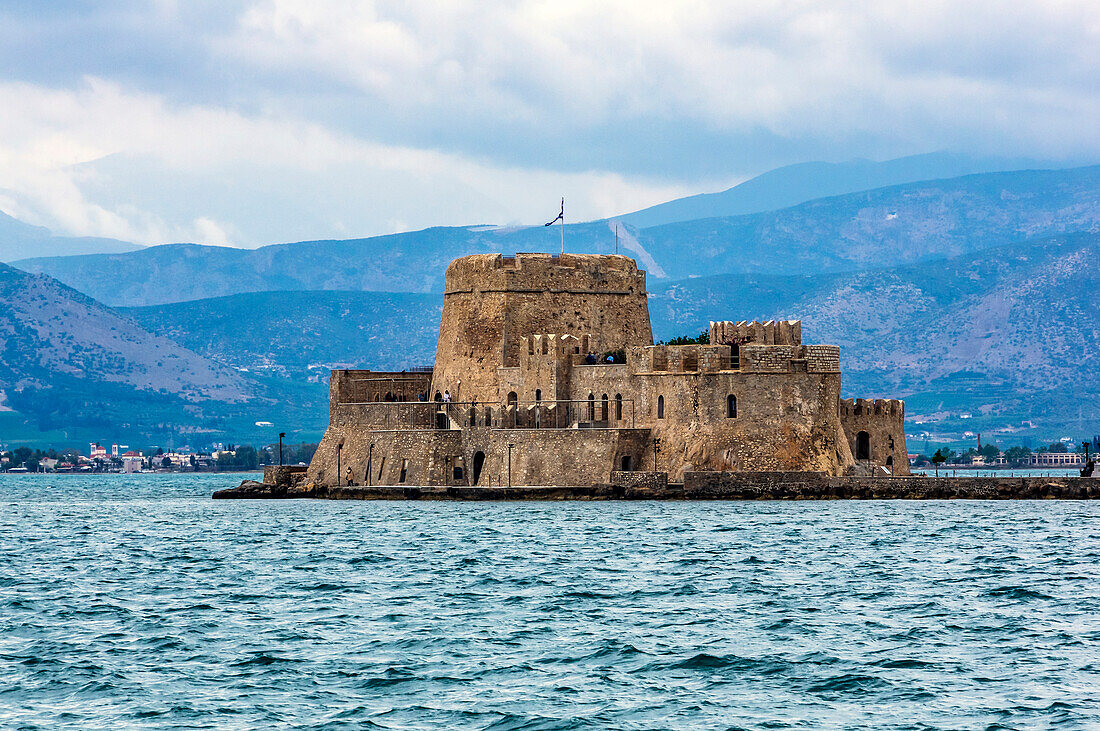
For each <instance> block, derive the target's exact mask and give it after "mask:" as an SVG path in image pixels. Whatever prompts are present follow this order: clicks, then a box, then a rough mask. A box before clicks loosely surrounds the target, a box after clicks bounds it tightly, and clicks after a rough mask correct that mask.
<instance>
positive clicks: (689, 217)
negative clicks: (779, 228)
mask: <svg viewBox="0 0 1100 731" xmlns="http://www.w3.org/2000/svg"><path fill="white" fill-rule="evenodd" d="M1036 167H1046V166H1043V165H1041V164H1039V163H1038V162H1037V161H1035V160H1023V159H1010V158H997V157H971V156H969V155H959V154H954V153H948V152H933V153H928V154H925V155H913V156H911V157H902V158H898V159H896V160H886V161H884V162H875V161H873V160H850V161H848V162H840V163H830V162H805V163H799V164H797V165H787V166H785V167H781V168H777V169H775V170H771V171H769V172H766V173H764V174H763V175H758V176H757V177H755V178H752V179H750V180H746V181H745V182H744V183H740V184H739V185H735V186H733V187H732V188H729V189H727V190H723V191H721V192H718V193H701V194H699V195H692V196H688V197H686V198H679V199H677V200H673V201H668V202H667V203H660V204H658V205H655V206H650V207H649V208H644V209H642V210H640V211H635V212H634V213H627V214H624V215H622V216H617V219H618V220H619V221H622V222H623V223H627V224H630V225H632V226H634V227H636V228H649V227H651V226H661V225H664V224H666V223H675V222H677V221H693V220H696V219H700V218H721V217H726V216H741V215H745V214H749V213H759V212H762V211H774V210H777V209H779V208H789V207H791V206H796V205H798V204H799V203H805V202H806V201H810V200H814V199H815V198H826V197H831V196H837V195H844V194H845V193H854V192H856V191H860V190H870V189H872V188H884V187H887V186H894V185H901V184H903V183H914V182H918V181H923V180H938V179H943V178H956V177H959V176H961V175H971V174H974V173H989V172H997V171H1005V170H1022V169H1026V168H1036Z"/></svg>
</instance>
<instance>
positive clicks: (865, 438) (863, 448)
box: [856, 431, 871, 459]
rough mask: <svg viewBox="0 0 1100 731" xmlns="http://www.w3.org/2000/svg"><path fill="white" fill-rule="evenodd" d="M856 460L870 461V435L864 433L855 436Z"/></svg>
mask: <svg viewBox="0 0 1100 731" xmlns="http://www.w3.org/2000/svg"><path fill="white" fill-rule="evenodd" d="M856 459H871V435H870V434H868V433H867V432H865V431H861V432H860V433H859V434H856Z"/></svg>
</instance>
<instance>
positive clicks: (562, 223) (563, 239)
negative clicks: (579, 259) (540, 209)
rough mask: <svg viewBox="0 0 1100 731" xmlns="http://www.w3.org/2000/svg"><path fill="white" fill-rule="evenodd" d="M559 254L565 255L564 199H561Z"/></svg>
mask: <svg viewBox="0 0 1100 731" xmlns="http://www.w3.org/2000/svg"><path fill="white" fill-rule="evenodd" d="M561 253H562V254H565V199H564V198H562V199H561Z"/></svg>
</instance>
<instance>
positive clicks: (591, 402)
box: [588, 393, 596, 421]
mask: <svg viewBox="0 0 1100 731" xmlns="http://www.w3.org/2000/svg"><path fill="white" fill-rule="evenodd" d="M588 420H589V421H595V420H596V395H595V394H593V393H589V394H588Z"/></svg>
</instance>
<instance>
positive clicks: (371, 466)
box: [367, 442, 374, 487]
mask: <svg viewBox="0 0 1100 731" xmlns="http://www.w3.org/2000/svg"><path fill="white" fill-rule="evenodd" d="M373 469H374V442H371V445H370V449H368V450H367V487H370V481H371V474H370V473H371V471H372V470H373Z"/></svg>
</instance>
